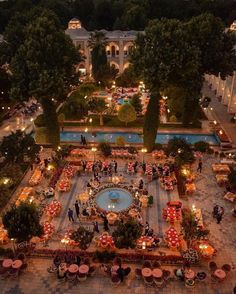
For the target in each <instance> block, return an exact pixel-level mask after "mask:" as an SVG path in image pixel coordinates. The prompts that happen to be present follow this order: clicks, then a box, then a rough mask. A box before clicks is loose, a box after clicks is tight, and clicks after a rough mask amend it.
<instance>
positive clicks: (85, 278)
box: [77, 273, 87, 282]
mask: <svg viewBox="0 0 236 294" xmlns="http://www.w3.org/2000/svg"><path fill="white" fill-rule="evenodd" d="M77 277H78V280H79V281H80V282H83V281H86V280H87V275H86V274H81V273H79V274H78V276H77Z"/></svg>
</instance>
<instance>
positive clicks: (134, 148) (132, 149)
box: [128, 146, 138, 154]
mask: <svg viewBox="0 0 236 294" xmlns="http://www.w3.org/2000/svg"><path fill="white" fill-rule="evenodd" d="M128 152H129V153H130V154H137V153H138V151H137V148H136V147H133V146H130V147H128Z"/></svg>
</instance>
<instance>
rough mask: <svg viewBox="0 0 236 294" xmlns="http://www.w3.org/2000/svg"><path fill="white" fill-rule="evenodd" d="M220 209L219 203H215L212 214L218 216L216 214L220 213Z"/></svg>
mask: <svg viewBox="0 0 236 294" xmlns="http://www.w3.org/2000/svg"><path fill="white" fill-rule="evenodd" d="M218 210H219V205H215V206H214V208H213V212H212V215H213V217H214V218H216V216H217V214H218Z"/></svg>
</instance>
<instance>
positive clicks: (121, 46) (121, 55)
mask: <svg viewBox="0 0 236 294" xmlns="http://www.w3.org/2000/svg"><path fill="white" fill-rule="evenodd" d="M123 69H124V42H123V40H119V73H122V72H123Z"/></svg>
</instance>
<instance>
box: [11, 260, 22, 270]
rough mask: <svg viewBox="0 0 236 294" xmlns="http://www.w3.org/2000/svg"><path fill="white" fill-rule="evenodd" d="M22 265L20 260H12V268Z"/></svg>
mask: <svg viewBox="0 0 236 294" xmlns="http://www.w3.org/2000/svg"><path fill="white" fill-rule="evenodd" d="M22 265H23V262H22V260H20V259H16V260H14V261H13V263H12V265H11V266H12V268H15V269H19V268H21V266H22Z"/></svg>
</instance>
